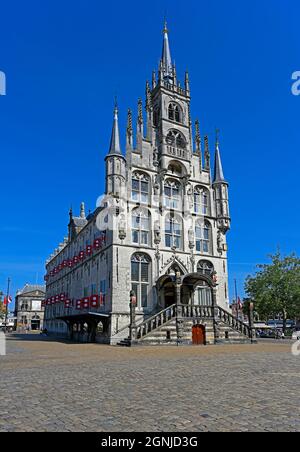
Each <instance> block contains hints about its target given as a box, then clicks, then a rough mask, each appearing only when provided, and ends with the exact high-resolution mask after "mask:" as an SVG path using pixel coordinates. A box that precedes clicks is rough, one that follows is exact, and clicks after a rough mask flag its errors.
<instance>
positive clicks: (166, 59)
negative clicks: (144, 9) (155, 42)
mask: <svg viewBox="0 0 300 452" xmlns="http://www.w3.org/2000/svg"><path fill="white" fill-rule="evenodd" d="M163 35H164V40H163V50H162V58H161V61H162V67H163V73H164V77H165V78H167V79H171V80H172V76H173V66H172V58H171V51H170V44H169V30H168V28H167V21H166V20H165V24H164V30H163Z"/></svg>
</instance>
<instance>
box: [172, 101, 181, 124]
mask: <svg viewBox="0 0 300 452" xmlns="http://www.w3.org/2000/svg"><path fill="white" fill-rule="evenodd" d="M181 116H182V114H181V108H180V107H179V106H178V105H177V104H175V103H171V104H170V105H169V119H170V120H171V121H175V122H181Z"/></svg>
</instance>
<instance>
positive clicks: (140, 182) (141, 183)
mask: <svg viewBox="0 0 300 452" xmlns="http://www.w3.org/2000/svg"><path fill="white" fill-rule="evenodd" d="M149 185H150V178H149V176H148V175H147V174H144V173H134V174H133V175H132V190H131V197H132V200H133V201H135V202H140V203H145V204H148V203H149V192H150V187H149Z"/></svg>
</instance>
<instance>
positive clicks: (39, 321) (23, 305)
mask: <svg viewBox="0 0 300 452" xmlns="http://www.w3.org/2000/svg"><path fill="white" fill-rule="evenodd" d="M45 293H46V288H45V286H41V285H30V284H26V285H25V286H24V288H23V289H22V290H19V291H18V292H17V294H16V302H15V318H16V327H17V330H23V329H29V330H31V331H37V330H42V329H43V325H44V312H45V308H44V299H45Z"/></svg>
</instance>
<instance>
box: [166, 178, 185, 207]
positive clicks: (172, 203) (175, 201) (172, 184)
mask: <svg viewBox="0 0 300 452" xmlns="http://www.w3.org/2000/svg"><path fill="white" fill-rule="evenodd" d="M164 194H165V207H168V208H169V209H180V208H181V203H180V195H181V190H180V183H179V182H178V181H175V180H171V179H168V180H166V182H165V186H164Z"/></svg>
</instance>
